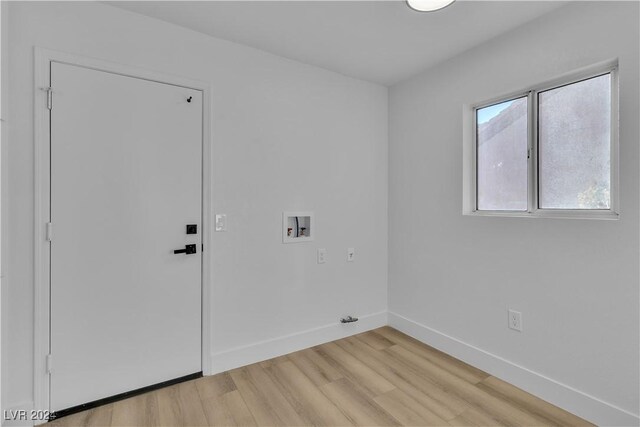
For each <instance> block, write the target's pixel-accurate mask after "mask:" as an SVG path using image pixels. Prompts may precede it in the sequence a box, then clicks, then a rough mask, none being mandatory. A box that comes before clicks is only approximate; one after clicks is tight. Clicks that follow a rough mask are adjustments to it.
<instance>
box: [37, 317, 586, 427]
mask: <svg viewBox="0 0 640 427" xmlns="http://www.w3.org/2000/svg"><path fill="white" fill-rule="evenodd" d="M310 425H316V426H351V425H358V426H400V425H406V426H449V425H451V426H543V425H544V426H578V425H580V426H583V425H591V424H589V423H588V422H586V421H585V420H583V419H581V418H578V417H576V416H575V415H572V414H570V413H568V412H566V411H564V410H562V409H559V408H557V407H555V406H553V405H551V404H549V403H547V402H545V401H543V400H541V399H538V398H537V397H534V396H532V395H530V394H528V393H526V392H524V391H522V390H520V389H518V388H516V387H514V386H512V385H510V384H507V383H505V382H504V381H501V380H499V379H497V378H495V377H492V376H490V375H488V374H487V373H485V372H482V371H480V370H478V369H476V368H474V367H472V366H469V365H467V364H465V363H463V362H461V361H459V360H456V359H454V358H452V357H450V356H448V355H446V354H444V353H442V352H440V351H438V350H436V349H434V348H431V347H429V346H427V345H424V344H422V343H421V342H419V341H417V340H415V339H413V338H410V337H408V336H406V335H404V334H402V333H400V332H398V331H396V330H394V329H392V328H389V327H384V328H380V329H376V330H374V331H370V332H365V333H362V334H359V335H355V336H353V337H349V338H345V339H341V340H338V341H334V342H330V343H327V344H323V345H319V346H316V347H313V348H310V349H306V350H302V351H298V352H296V353H292V354H289V355H286V356H281V357H277V358H275V359H271V360H267V361H264V362H261V363H256V364H253V365H249V366H245V367H242V368H238V369H234V370H232V371H228V372H223V373H221V374H218V375H215V376H211V377H204V378H200V379H197V380H193V381H188V382H184V383H181V384H177V385H174V386H170V387H167V388H163V389H161V390H156V391H153V392H149V393H146V394H143V395H140V396H136V397H133V398H130V399H126V400H123V401H120V402H116V403H113V404H109V405H105V406H102V407H99V408H95V409H91V410H88V411H85V412H82V413H78V414H74V415H70V416H68V417H64V418H60V419H58V420H55V421H52V422H51V423H49V424H48V426H51V427H53V426H310Z"/></svg>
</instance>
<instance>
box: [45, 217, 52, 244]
mask: <svg viewBox="0 0 640 427" xmlns="http://www.w3.org/2000/svg"><path fill="white" fill-rule="evenodd" d="M52 238H53V224H52V223H50V222H48V223H47V233H46V239H47V242H50V241H51V239H52Z"/></svg>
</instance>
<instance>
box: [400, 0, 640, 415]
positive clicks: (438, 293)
mask: <svg viewBox="0 0 640 427" xmlns="http://www.w3.org/2000/svg"><path fill="white" fill-rule="evenodd" d="M638 23H639V7H638V3H637V2H627V3H611V2H587V3H572V4H570V5H568V6H566V7H563V8H561V9H558V10H557V11H554V12H553V13H552V14H550V15H546V16H543V17H541V18H540V19H538V20H536V21H533V22H531V23H529V24H527V25H525V26H523V27H521V28H518V29H516V30H514V31H512V32H510V33H507V34H504V35H503V36H500V37H498V38H495V39H493V40H492V41H490V42H488V43H485V44H483V45H481V46H479V47H477V48H474V49H472V50H470V51H467V52H466V53H464V54H462V55H460V56H458V57H456V58H454V59H452V60H449V61H447V62H446V63H443V64H441V65H439V66H437V67H435V68H433V69H431V70H429V71H427V72H425V73H423V74H421V75H419V76H416V77H414V78H412V79H410V80H408V81H406V82H403V83H400V84H398V85H396V86H394V87H392V88H391V89H390V92H389V115H390V122H389V123H390V125H389V126H390V138H389V158H390V160H389V176H390V183H389V258H390V260H389V311H390V322H391V324H395V325H397V326H398V327H401V328H404V329H405V330H407V331H409V332H412V333H413V334H414V335H417V336H420V337H421V338H422V339H424V340H427V341H431V343H432V344H436V345H438V346H439V347H442V348H444V349H445V350H447V351H450V352H453V353H454V354H457V355H458V356H459V357H463V358H466V359H467V360H471V361H472V362H476V364H481V365H482V367H484V368H485V369H491V370H493V373H495V374H497V375H499V376H500V375H502V376H503V377H506V378H507V379H510V380H512V381H514V382H516V385H520V386H521V387H524V388H527V389H529V390H532V391H536V392H537V393H538V394H542V395H543V397H545V398H547V399H550V400H551V401H552V402H554V403H557V404H561V405H563V406H565V407H568V408H569V409H573V410H575V411H576V412H578V413H579V414H580V415H583V416H587V417H590V419H592V420H594V421H598V422H601V423H604V424H611V423H615V422H622V423H626V422H629V421H630V422H635V423H636V424H637V421H638V419H637V418H635V419H634V417H633V415H635V416H636V417H637V414H638V411H639V408H638V405H639V403H638V401H639V395H638V382H639V373H638V370H639V362H640V361H639V352H638V348H639V342H638V339H639V333H640V331H639V326H638V325H639V307H638V302H639V294H638V283H639V274H638V261H639V256H640V253H639V252H640V251H639V238H638V237H639V236H638V233H639V227H638V225H639V221H640V213H639V206H638V178H639V174H638V169H639V167H638V165H639V162H638V158H639V157H638V155H639V150H638V141H639V132H638V116H639V114H640V110H639V106H638V98H639V96H638V95H639V92H638V75H639V69H638V62H639V57H638V51H639V30H638V25H639V24H638ZM616 57H617V58H619V64H620V74H619V76H620V153H621V156H620V157H621V161H620V182H621V184H620V188H621V205H620V220H618V221H603V220H559V219H526V218H497V217H469V216H463V215H462V175H463V173H462V131H463V126H464V125H468V124H465V123H463V122H462V106H463V105H464V104H470V103H475V102H481V101H484V100H487V99H491V98H495V97H497V96H500V95H503V94H508V93H510V92H513V91H516V90H520V89H525V88H527V87H528V86H530V85H533V84H536V83H542V82H544V81H546V80H549V79H552V78H554V77H557V76H560V75H562V74H564V73H567V72H570V71H573V70H576V69H579V68H581V67H585V66H588V65H591V64H594V63H598V62H600V61H604V60H608V59H612V58H616ZM508 307H511V308H514V309H516V310H519V311H521V312H522V314H523V326H524V331H523V332H522V333H518V332H515V331H512V330H509V329H508V328H507V308H508ZM456 340H458V341H456ZM493 356H496V357H493ZM509 362H510V363H509ZM531 371H532V372H531ZM538 374H539V375H538ZM545 377H546V378H545ZM558 383H560V384H558ZM562 385H564V386H567V387H564V386H562ZM572 388H573V389H574V390H573V392H575V393H574V395H573V396H569V397H567V395H569V394H570V392H571V389H572ZM587 395H590V396H591V397H592V398H593V399H591V400H589V399H590V398H589V396H587ZM598 401H602V402H598ZM585 402H587V403H586V404H585ZM589 402H590V403H589ZM603 402H604V403H607V404H608V405H605V404H603ZM601 404H602V405H601ZM613 407H618V408H619V409H621V410H622V411H616V409H615V408H613ZM625 411H626V413H625ZM625 420H626V421H625Z"/></svg>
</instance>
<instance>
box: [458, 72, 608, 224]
mask: <svg viewBox="0 0 640 427" xmlns="http://www.w3.org/2000/svg"><path fill="white" fill-rule="evenodd" d="M605 74H610V75H611V134H610V138H611V141H610V148H611V157H610V161H611V165H610V173H611V188H610V208H609V209H543V208H540V207H539V197H538V169H539V164H538V158H539V157H538V145H539V141H538V95H539V94H540V93H541V92H545V91H548V90H551V89H556V88H558V87H562V86H567V85H570V84H573V83H578V82H580V81H583V80H588V79H591V78H594V77H598V76H601V75H605ZM523 97H527V108H528V119H527V128H528V129H527V131H528V132H527V150H528V153H529V156H528V159H527V172H528V187H527V188H528V195H527V196H528V197H527V205H528V207H527V210H526V211H511V210H479V209H478V181H477V172H478V170H477V165H478V153H477V142H478V141H477V123H476V120H477V113H476V112H477V110H479V109H481V108H484V107H489V106H491V105H495V104H499V103H501V102H506V101H511V100H515V99H518V98H523ZM618 108H619V107H618V63H617V61H608V62H605V63H601V64H597V65H594V66H590V67H587V68H584V69H581V70H579V71H577V72H572V73H570V74H566V75H563V76H561V77H558V78H556V79H553V80H550V81H547V82H545V83H543V84H539V85H536V86H532V87H530V88H529V89H527V90H521V91H518V92H512V93H510V94H507V95H503V96H500V97H497V98H493V99H491V100H488V101H484V102H480V103H476V104H472V105H470V106H467V107H465V111H464V117H463V119H464V122H465V123H467V124H469V123H470V126H471V132H470V133H467V132H465V137H464V138H463V139H464V140H465V147H464V149H463V153H464V154H465V157H466V158H465V161H464V165H463V167H464V174H463V175H464V177H463V178H464V179H463V182H464V184H463V187H464V188H463V194H464V200H463V214H464V215H475V216H507V217H526V218H582V219H618V218H619V217H620V215H619V133H618V128H619V126H618V117H619V111H618ZM469 116H471V117H469ZM469 145H470V147H469Z"/></svg>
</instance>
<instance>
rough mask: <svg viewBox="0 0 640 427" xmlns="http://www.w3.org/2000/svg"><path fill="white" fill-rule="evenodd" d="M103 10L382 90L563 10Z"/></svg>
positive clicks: (477, 6) (331, 5)
mask: <svg viewBox="0 0 640 427" xmlns="http://www.w3.org/2000/svg"><path fill="white" fill-rule="evenodd" d="M109 4H111V5H113V6H116V7H120V8H122V9H127V10H130V11H133V12H137V13H140V14H143V15H147V16H150V17H153V18H157V19H160V20H163V21H167V22H171V23H174V24H177V25H180V26H183V27H187V28H190V29H192V30H195V31H199V32H201V33H204V34H208V35H211V36H214V37H218V38H222V39H226V40H230V41H233V42H237V43H241V44H244V45H248V46H252V47H255V48H258V49H262V50H264V51H267V52H271V53H273V54H276V55H280V56H284V57H286V58H290V59H293V60H297V61H300V62H304V63H307V64H312V65H316V66H318V67H322V68H326V69H329V70H333V71H336V72H338V73H341V74H344V75H347V76H351V77H356V78H359V79H363V80H368V81H371V82H375V83H380V84H383V85H392V84H394V83H397V82H399V81H401V80H403V79H405V78H407V77H409V76H412V75H414V74H417V73H419V72H420V71H422V70H424V69H426V68H429V67H431V66H433V65H435V64H437V63H439V62H442V61H444V60H446V59H448V58H451V57H453V56H455V55H457V54H459V53H461V52H463V51H465V50H467V49H469V48H471V47H473V46H475V45H478V44H480V43H482V42H484V41H486V40H489V39H491V38H493V37H495V36H497V35H498V34H501V33H504V32H506V31H509V30H510V29H512V28H515V27H517V26H519V25H521V24H523V23H525V22H527V21H530V20H532V19H535V18H536V17H538V16H541V15H543V14H545V13H548V12H550V11H552V10H554V9H556V8H558V7H560V6H562V5H564V4H565V2H561V1H522V0H520V1H479V0H467V1H460V0H458V1H456V2H455V3H453V4H452V5H451V6H448V7H446V8H445V9H442V10H440V11H437V12H431V13H420V12H415V11H413V10H411V9H410V8H409V7H407V5H406V4H405V3H404V1H401V0H389V1H379V0H378V1H127V2H124V1H122V2H109Z"/></svg>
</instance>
